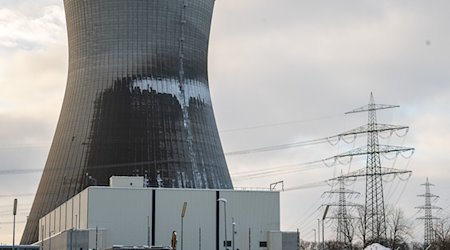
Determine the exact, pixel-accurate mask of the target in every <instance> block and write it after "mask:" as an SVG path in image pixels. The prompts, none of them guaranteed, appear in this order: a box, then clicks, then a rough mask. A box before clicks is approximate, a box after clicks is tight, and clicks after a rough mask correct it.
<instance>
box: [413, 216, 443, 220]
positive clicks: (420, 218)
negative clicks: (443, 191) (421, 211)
mask: <svg viewBox="0 0 450 250" xmlns="http://www.w3.org/2000/svg"><path fill="white" fill-rule="evenodd" d="M416 219H417V220H428V219H431V220H440V219H441V218H438V217H418V218H416Z"/></svg>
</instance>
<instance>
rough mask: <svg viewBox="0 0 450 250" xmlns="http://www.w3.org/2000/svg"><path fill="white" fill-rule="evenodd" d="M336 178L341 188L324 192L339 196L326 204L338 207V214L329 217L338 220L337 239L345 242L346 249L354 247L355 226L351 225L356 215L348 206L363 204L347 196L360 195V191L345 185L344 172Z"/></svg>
mask: <svg viewBox="0 0 450 250" xmlns="http://www.w3.org/2000/svg"><path fill="white" fill-rule="evenodd" d="M335 180H336V181H337V183H338V184H339V188H337V189H331V190H330V191H326V192H324V195H326V194H328V195H330V196H338V202H337V203H329V204H324V205H326V206H331V207H337V213H336V216H334V217H329V219H335V220H337V230H336V232H337V235H336V241H338V242H342V243H344V246H345V248H344V249H352V238H353V227H352V225H351V220H352V219H354V217H352V216H351V215H350V214H349V212H348V211H347V207H361V205H360V204H356V203H353V202H348V201H347V198H348V197H350V196H353V195H360V193H359V192H356V191H353V190H351V189H348V188H346V187H345V186H346V183H345V181H346V178H345V177H343V174H342V173H341V176H339V177H337V179H335Z"/></svg>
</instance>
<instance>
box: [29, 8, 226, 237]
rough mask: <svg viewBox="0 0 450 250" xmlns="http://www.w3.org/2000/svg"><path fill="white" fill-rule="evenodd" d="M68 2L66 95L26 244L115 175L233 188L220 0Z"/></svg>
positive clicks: (187, 185)
mask: <svg viewBox="0 0 450 250" xmlns="http://www.w3.org/2000/svg"><path fill="white" fill-rule="evenodd" d="M64 7H65V11H66V20H67V30H68V41H69V75H68V81H67V87H66V93H65V96H64V102H63V106H62V110H61V114H60V118H59V121H58V125H57V128H56V132H55V136H54V139H53V143H52V146H51V149H50V153H49V156H48V159H47V163H46V165H45V168H44V173H43V175H42V178H41V182H40V184H39V188H38V191H37V194H36V197H35V200H34V203H33V206H32V209H31V213H30V216H29V218H28V222H27V225H26V228H25V231H24V234H23V237H22V241H21V243H22V244H29V243H34V242H36V241H37V240H38V233H39V230H41V229H40V228H39V225H38V220H39V218H40V217H42V216H43V215H45V214H47V213H48V212H50V211H51V210H53V209H54V208H56V207H57V206H59V205H61V204H62V203H64V202H65V201H67V200H68V199H69V198H71V197H72V196H74V195H75V194H77V193H78V192H80V191H81V190H83V189H84V188H86V187H87V186H89V185H107V184H108V181H109V177H111V176H112V175H142V176H144V175H146V176H148V177H149V185H150V186H162V187H168V188H203V189H206V188H220V189H231V188H233V186H232V183H231V178H230V175H229V173H228V168H227V165H226V162H225V157H224V154H223V150H222V146H221V143H220V139H219V135H218V131H217V127H216V123H215V118H214V113H213V110H212V106H211V99H210V93H209V87H208V72H207V56H208V41H209V31H210V26H211V18H212V12H213V7H214V0H195V1H194V0H95V1H93V0H65V1H64ZM74 225H75V224H74ZM61 226H64V225H61Z"/></svg>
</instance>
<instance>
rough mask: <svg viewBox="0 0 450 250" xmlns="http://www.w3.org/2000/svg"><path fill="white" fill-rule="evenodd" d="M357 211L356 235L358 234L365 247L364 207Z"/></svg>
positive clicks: (365, 219)
mask: <svg viewBox="0 0 450 250" xmlns="http://www.w3.org/2000/svg"><path fill="white" fill-rule="evenodd" d="M357 211H358V217H359V220H357V221H358V223H357V228H358V233H359V235H358V236H359V238H360V239H361V241H362V243H363V246H365V245H366V243H367V239H366V236H367V230H366V221H367V218H366V211H365V209H364V207H359V208H358V210H357Z"/></svg>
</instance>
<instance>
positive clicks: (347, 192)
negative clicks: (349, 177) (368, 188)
mask: <svg viewBox="0 0 450 250" xmlns="http://www.w3.org/2000/svg"><path fill="white" fill-rule="evenodd" d="M324 193H325V194H360V193H359V192H356V191H353V190H351V189H347V188H345V189H333V190H330V191H325V192H324Z"/></svg>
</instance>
